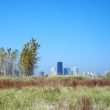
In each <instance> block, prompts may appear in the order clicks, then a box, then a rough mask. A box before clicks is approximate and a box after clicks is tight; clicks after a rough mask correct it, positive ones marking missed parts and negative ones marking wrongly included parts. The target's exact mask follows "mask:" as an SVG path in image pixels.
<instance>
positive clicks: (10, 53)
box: [0, 47, 18, 75]
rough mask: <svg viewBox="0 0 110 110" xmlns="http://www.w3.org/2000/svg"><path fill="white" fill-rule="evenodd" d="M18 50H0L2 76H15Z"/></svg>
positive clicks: (0, 73)
mask: <svg viewBox="0 0 110 110" xmlns="http://www.w3.org/2000/svg"><path fill="white" fill-rule="evenodd" d="M17 57H18V50H12V49H11V48H9V49H7V51H6V50H5V49H4V48H3V47H2V48H0V75H14V71H15V70H16V68H15V65H16V60H17Z"/></svg>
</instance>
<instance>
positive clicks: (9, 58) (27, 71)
mask: <svg viewBox="0 0 110 110" xmlns="http://www.w3.org/2000/svg"><path fill="white" fill-rule="evenodd" d="M39 47H40V45H39V44H38V42H37V41H36V40H35V39H34V38H32V39H31V40H30V42H27V43H26V44H25V45H24V48H23V50H22V52H21V55H20V59H18V58H19V52H18V50H12V49H11V48H9V49H7V50H5V49H4V48H3V47H2V48H0V75H2V76H3V75H4V76H6V75H7V76H15V75H19V73H20V72H21V73H22V75H24V76H31V75H33V74H34V69H35V68H36V67H37V66H38V65H37V63H38V61H39V57H38V49H39ZM18 60H19V62H18ZM18 63H19V67H18Z"/></svg>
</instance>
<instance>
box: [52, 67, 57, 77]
mask: <svg viewBox="0 0 110 110" xmlns="http://www.w3.org/2000/svg"><path fill="white" fill-rule="evenodd" d="M56 75H57V71H56V68H55V67H52V68H51V76H56Z"/></svg>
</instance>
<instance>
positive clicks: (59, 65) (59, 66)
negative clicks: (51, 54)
mask: <svg viewBox="0 0 110 110" xmlns="http://www.w3.org/2000/svg"><path fill="white" fill-rule="evenodd" d="M57 74H58V75H63V62H57Z"/></svg>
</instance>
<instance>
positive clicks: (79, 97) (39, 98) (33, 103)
mask: <svg viewBox="0 0 110 110" xmlns="http://www.w3.org/2000/svg"><path fill="white" fill-rule="evenodd" d="M83 96H84V97H83ZM65 102H66V104H68V106H69V109H66V110H78V109H75V108H76V107H77V106H80V108H81V107H82V105H83V106H84V107H87V106H88V107H89V105H92V107H93V108H94V110H106V109H107V110H109V108H110V103H109V102H110V88H109V87H103V88H101V87H94V88H87V87H77V88H76V89H73V88H70V87H60V88H33V87H32V88H31V87H30V88H23V89H9V90H0V109H1V110H48V109H47V108H46V107H47V106H50V105H51V104H58V106H60V107H62V106H63V105H64V104H65ZM95 107H96V108H95ZM56 110H60V109H56ZM81 110H82V109H81ZM84 110H85V109H84ZM87 110H88V109H87ZM89 110H90V109H89Z"/></svg>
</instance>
